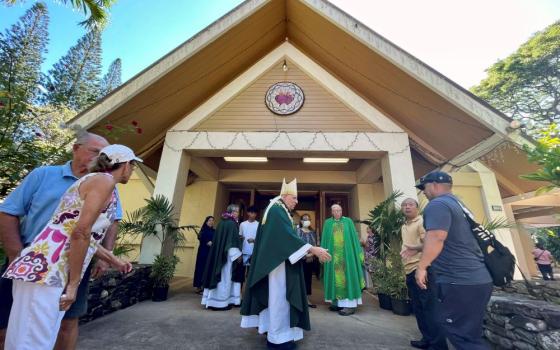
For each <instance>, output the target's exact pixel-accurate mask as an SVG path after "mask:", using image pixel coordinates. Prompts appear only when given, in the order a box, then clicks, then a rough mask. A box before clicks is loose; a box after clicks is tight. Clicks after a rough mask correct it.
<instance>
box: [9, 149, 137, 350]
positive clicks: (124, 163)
mask: <svg viewBox="0 0 560 350" xmlns="http://www.w3.org/2000/svg"><path fill="white" fill-rule="evenodd" d="M140 161H141V159H139V158H137V157H136V156H135V155H134V153H133V152H132V150H131V149H130V148H128V147H126V146H122V145H111V146H107V147H105V148H103V149H102V150H101V151H100V153H99V157H97V158H96V160H94V162H93V163H92V165H91V168H90V171H91V173H90V174H89V175H86V176H84V177H82V178H81V179H79V180H78V181H76V182H75V183H74V184H73V185H72V186H70V188H69V189H68V190H67V191H66V192H65V193H64V195H63V196H62V198H61V200H60V204H59V205H58V208H57V209H56V211H55V213H54V214H53V217H52V219H51V220H50V221H49V223H48V224H47V225H46V226H45V228H44V229H43V230H42V231H41V233H40V234H39V235H38V236H37V237H36V238H35V240H33V242H32V243H31V244H30V245H29V246H28V247H26V248H24V249H23V250H22V251H21V253H20V255H19V256H18V257H17V258H16V259H14V261H13V262H12V263H11V264H10V266H9V267H8V269H7V270H6V272H5V273H4V275H3V277H5V278H10V279H12V280H13V281H14V283H13V296H14V303H13V306H12V312H11V313H10V319H9V322H8V330H7V334H6V342H5V349H6V350H16V349H17V350H43V349H44V350H50V349H52V348H53V346H54V344H55V342H56V337H57V334H58V329H59V327H60V322H61V320H62V317H63V316H64V313H65V311H66V310H68V308H69V307H70V305H72V303H73V302H74V301H75V299H76V292H77V289H78V285H79V284H80V281H81V278H82V276H83V273H84V271H85V269H86V267H87V266H88V265H89V263H90V261H91V259H92V257H93V255H94V254H95V255H97V256H98V257H99V258H100V259H102V260H105V261H107V262H108V263H110V264H111V265H112V266H113V267H115V268H116V269H118V270H119V271H121V272H124V273H126V272H129V271H130V269H131V265H130V263H127V262H124V261H122V260H120V259H119V258H117V257H115V256H114V255H113V254H112V253H111V252H110V251H108V250H106V249H105V248H103V247H102V246H101V244H100V243H101V241H102V240H103V237H104V236H105V232H106V231H107V229H108V228H109V226H110V225H111V223H112V222H113V221H114V217H115V211H116V203H117V199H116V192H115V185H116V184H117V183H122V184H125V183H127V182H128V180H129V178H130V175H131V174H132V171H133V169H134V166H135V163H136V162H140Z"/></svg>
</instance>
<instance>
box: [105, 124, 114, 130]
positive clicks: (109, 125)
mask: <svg viewBox="0 0 560 350" xmlns="http://www.w3.org/2000/svg"><path fill="white" fill-rule="evenodd" d="M105 129H107V130H109V131H111V130H113V126H112V125H111V124H107V125H105Z"/></svg>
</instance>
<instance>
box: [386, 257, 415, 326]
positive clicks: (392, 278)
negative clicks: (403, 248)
mask: <svg viewBox="0 0 560 350" xmlns="http://www.w3.org/2000/svg"><path fill="white" fill-rule="evenodd" d="M387 275H388V277H387V278H388V280H389V283H388V284H389V288H388V289H389V292H388V293H389V294H390V295H391V306H392V310H393V313H394V314H395V315H400V316H408V315H410V313H411V311H412V307H411V304H410V299H409V297H408V289H407V288H406V274H405V272H404V265H403V262H402V259H401V255H400V254H399V250H391V253H390V254H389V262H388V268H387Z"/></svg>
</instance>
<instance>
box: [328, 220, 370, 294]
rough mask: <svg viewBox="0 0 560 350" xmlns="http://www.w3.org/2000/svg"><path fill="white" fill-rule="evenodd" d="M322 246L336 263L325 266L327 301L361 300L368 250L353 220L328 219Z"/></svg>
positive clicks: (332, 262)
mask: <svg viewBox="0 0 560 350" xmlns="http://www.w3.org/2000/svg"><path fill="white" fill-rule="evenodd" d="M321 246H322V247H323V248H325V249H328V250H329V253H330V254H331V256H332V260H331V261H329V262H327V263H325V264H324V273H323V284H324V287H325V300H330V301H332V302H333V303H334V302H335V300H344V299H349V300H352V299H359V298H361V297H362V289H363V288H364V286H365V281H364V276H363V269H362V264H363V263H364V251H363V250H362V247H361V246H360V240H359V238H358V233H357V232H356V228H355V227H354V223H353V222H352V220H351V219H350V218H347V217H344V216H343V217H342V218H340V220H335V219H333V218H330V219H327V220H326V221H325V224H324V225H323V235H322V239H321Z"/></svg>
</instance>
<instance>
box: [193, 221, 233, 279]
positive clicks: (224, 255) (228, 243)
mask: <svg viewBox="0 0 560 350" xmlns="http://www.w3.org/2000/svg"><path fill="white" fill-rule="evenodd" d="M241 244H242V241H241V239H240V237H239V225H238V224H237V222H235V221H234V220H232V219H223V220H222V221H220V223H218V226H217V227H216V232H215V233H214V238H213V240H212V246H211V247H210V252H209V253H208V260H207V261H206V268H205V269H204V274H203V276H202V287H203V288H208V289H214V288H216V287H217V286H218V283H220V280H221V276H222V267H224V265H225V264H226V263H227V261H228V252H229V249H230V248H238V249H239V250H241Z"/></svg>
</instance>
